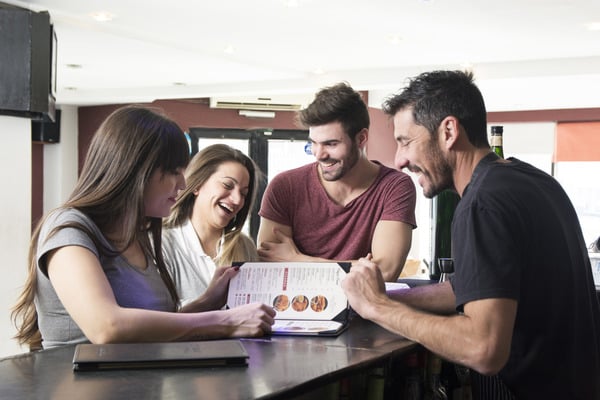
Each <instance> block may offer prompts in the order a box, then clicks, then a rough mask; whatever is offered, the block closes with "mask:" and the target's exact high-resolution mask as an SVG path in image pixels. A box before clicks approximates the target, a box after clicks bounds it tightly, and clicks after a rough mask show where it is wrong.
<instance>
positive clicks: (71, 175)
mask: <svg viewBox="0 0 600 400" xmlns="http://www.w3.org/2000/svg"><path fill="white" fill-rule="evenodd" d="M77 126H78V119H77V107H73V106H62V107H61V121H60V142H59V143H56V144H45V145H44V213H46V212H48V211H50V210H52V209H54V208H56V207H58V206H59V205H61V204H62V203H63V202H64V201H65V200H66V199H67V197H68V196H69V194H71V191H72V190H73V187H74V186H75V182H76V181H77V168H78V157H77V155H78V149H77V143H78V141H77V132H78V129H77Z"/></svg>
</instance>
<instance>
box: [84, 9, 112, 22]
mask: <svg viewBox="0 0 600 400" xmlns="http://www.w3.org/2000/svg"><path fill="white" fill-rule="evenodd" d="M90 16H91V17H92V18H93V19H94V20H95V21H98V22H108V21H112V20H113V19H114V18H115V16H114V14H111V13H109V12H108V11H96V12H93V13H91V14H90Z"/></svg>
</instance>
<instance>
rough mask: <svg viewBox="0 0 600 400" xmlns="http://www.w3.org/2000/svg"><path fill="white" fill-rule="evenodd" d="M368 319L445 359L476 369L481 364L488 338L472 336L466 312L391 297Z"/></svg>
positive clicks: (375, 309)
mask: <svg viewBox="0 0 600 400" xmlns="http://www.w3.org/2000/svg"><path fill="white" fill-rule="evenodd" d="M369 319H371V320H372V321H374V322H375V323H377V324H379V325H381V326H382V327H384V328H385V329H387V330H389V331H391V332H394V333H396V334H398V335H401V336H403V337H405V338H407V339H410V340H413V341H416V342H418V343H420V344H422V345H423V346H424V347H426V348H427V349H429V350H430V351H432V352H434V353H436V354H438V355H439V356H441V357H442V358H444V359H447V360H450V361H452V362H455V363H457V364H461V365H466V366H468V367H471V368H476V369H477V368H478V367H479V365H480V353H479V350H480V349H481V346H482V343H485V338H480V337H476V336H473V330H471V329H468V328H466V326H468V321H467V319H468V318H467V317H465V316H463V315H458V314H454V315H451V316H442V315H433V314H429V313H427V312H424V311H420V310H417V309H415V308H413V307H411V306H408V305H406V304H402V303H398V302H395V301H393V300H391V299H390V300H389V303H388V304H381V305H378V306H377V307H376V308H374V311H373V314H372V315H371V317H369Z"/></svg>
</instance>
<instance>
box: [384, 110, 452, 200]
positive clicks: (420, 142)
mask: <svg viewBox="0 0 600 400" xmlns="http://www.w3.org/2000/svg"><path fill="white" fill-rule="evenodd" d="M439 136H440V135H439V134H438V133H437V132H436V134H435V135H433V136H432V135H431V134H430V133H429V131H428V130H427V129H426V128H425V127H424V126H421V125H417V124H415V122H414V119H413V116H412V110H411V109H410V108H405V109H402V110H400V111H398V112H397V113H396V114H395V115H394V137H395V139H396V142H397V143H398V148H397V150H396V158H395V165H396V168H398V169H402V168H408V170H409V171H410V172H413V173H415V174H417V175H418V182H419V185H421V187H422V188H423V195H425V197H428V198H432V197H434V196H435V195H437V194H438V193H440V192H442V191H443V190H445V189H448V188H452V187H453V186H454V184H453V178H452V167H451V165H450V163H449V162H448V159H447V158H446V156H445V154H444V153H443V151H442V150H441V148H440V144H439V143H438V138H439Z"/></svg>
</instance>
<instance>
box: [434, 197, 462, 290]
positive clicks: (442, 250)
mask: <svg viewBox="0 0 600 400" xmlns="http://www.w3.org/2000/svg"><path fill="white" fill-rule="evenodd" d="M459 200H460V196H459V195H458V193H456V192H455V191H453V190H444V191H443V192H441V193H440V194H438V195H437V196H435V197H434V198H433V199H432V202H431V206H432V208H431V264H430V265H429V279H432V280H436V281H437V280H439V279H440V275H441V271H440V267H439V259H440V258H451V257H452V238H451V235H452V230H451V225H452V218H453V217H454V210H455V209H456V205H457V204H458V201H459Z"/></svg>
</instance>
